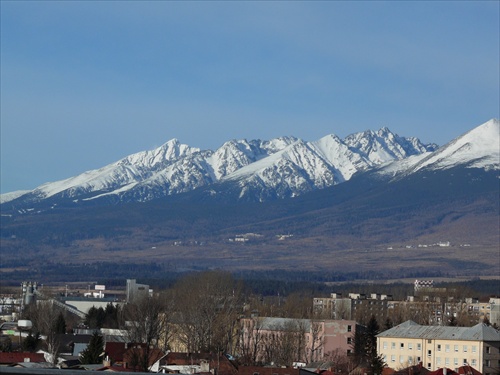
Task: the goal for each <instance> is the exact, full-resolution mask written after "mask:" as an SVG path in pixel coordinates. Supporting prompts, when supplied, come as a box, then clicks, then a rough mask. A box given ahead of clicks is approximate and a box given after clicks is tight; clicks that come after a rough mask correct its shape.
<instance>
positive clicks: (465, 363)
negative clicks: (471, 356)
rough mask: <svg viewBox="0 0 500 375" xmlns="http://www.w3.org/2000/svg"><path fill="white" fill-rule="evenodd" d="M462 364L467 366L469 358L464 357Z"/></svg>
mask: <svg viewBox="0 0 500 375" xmlns="http://www.w3.org/2000/svg"><path fill="white" fill-rule="evenodd" d="M462 366H467V358H464V363H463V364H462Z"/></svg>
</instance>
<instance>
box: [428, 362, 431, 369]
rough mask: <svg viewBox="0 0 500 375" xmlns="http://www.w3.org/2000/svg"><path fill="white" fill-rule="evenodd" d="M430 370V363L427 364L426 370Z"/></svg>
mask: <svg viewBox="0 0 500 375" xmlns="http://www.w3.org/2000/svg"><path fill="white" fill-rule="evenodd" d="M430 369H431V363H430V362H427V370H430Z"/></svg>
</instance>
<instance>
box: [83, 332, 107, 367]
mask: <svg viewBox="0 0 500 375" xmlns="http://www.w3.org/2000/svg"><path fill="white" fill-rule="evenodd" d="M103 355H104V340H103V338H102V336H101V335H100V334H99V333H98V332H95V333H94V334H93V335H92V337H91V338H90V342H89V344H88V345H87V348H86V349H85V350H84V351H83V352H82V353H81V354H80V362H82V363H83V364H95V363H101V361H102V357H103Z"/></svg>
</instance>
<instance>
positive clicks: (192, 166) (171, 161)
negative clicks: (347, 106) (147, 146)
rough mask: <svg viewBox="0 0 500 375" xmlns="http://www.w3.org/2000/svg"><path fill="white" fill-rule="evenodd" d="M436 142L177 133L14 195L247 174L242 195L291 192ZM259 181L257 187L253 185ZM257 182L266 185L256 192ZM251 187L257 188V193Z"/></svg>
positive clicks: (379, 136)
mask: <svg viewBox="0 0 500 375" xmlns="http://www.w3.org/2000/svg"><path fill="white" fill-rule="evenodd" d="M435 148H436V145H435V144H427V145H424V144H422V143H421V142H420V141H419V140H418V139H416V138H412V137H409V138H405V137H400V136H398V135H396V134H393V133H392V132H391V131H390V130H389V129H388V128H381V129H380V130H379V131H377V132H373V131H365V132H361V133H354V134H351V135H350V136H347V137H346V138H344V140H342V139H340V138H339V137H338V136H336V135H334V134H329V135H327V136H325V137H323V138H321V139H319V140H317V141H312V142H309V141H304V140H301V139H298V138H295V137H279V138H275V139H272V140H269V141H261V140H258V139H257V140H251V141H247V140H231V141H227V142H225V143H224V144H223V145H222V146H221V147H220V148H218V149H217V150H215V151H212V150H201V149H199V148H193V147H190V146H188V145H185V144H182V143H180V142H179V141H178V140H177V139H175V138H174V139H171V140H169V141H167V142H166V143H164V144H163V145H162V146H160V147H158V148H156V149H153V150H149V151H142V152H138V153H135V154H132V155H129V156H127V157H125V158H122V159H120V160H118V161H117V162H114V163H111V164H108V165H106V166H104V167H102V168H99V169H95V170H90V171H86V172H84V173H82V174H80V175H77V176H74V177H70V178H67V179H64V180H60V181H56V182H49V183H45V184H42V185H41V186H39V187H37V188H35V189H34V190H31V191H29V192H28V193H25V194H21V195H20V196H16V195H15V194H12V193H8V194H3V195H2V196H1V198H0V199H1V201H2V203H3V204H5V203H8V202H9V197H14V200H15V201H16V205H17V206H18V207H19V206H23V207H24V208H28V206H30V205H33V204H36V203H37V202H41V201H43V200H44V199H48V198H52V197H57V196H59V197H61V198H71V199H73V201H74V203H78V202H81V201H82V200H86V201H88V200H95V199H100V198H106V197H108V198H112V200H113V201H115V202H117V201H123V202H127V201H135V200H138V201H147V200H151V199H155V198H159V197H164V196H167V195H173V194H178V193H185V192H188V191H192V190H194V189H197V188H200V187H205V186H208V185H211V184H214V183H218V182H221V181H224V180H240V187H241V191H240V194H239V196H240V197H241V198H247V199H252V198H251V197H250V198H249V197H247V196H246V195H247V194H254V195H256V196H257V197H256V198H255V197H254V199H256V200H265V199H270V197H273V198H287V197H294V196H298V195H301V194H304V193H306V192H308V191H312V190H315V189H322V188H325V187H328V186H332V185H335V184H337V183H341V182H344V181H347V180H348V179H349V178H351V177H352V175H353V174H354V173H356V172H358V171H360V170H364V169H367V168H370V167H373V166H376V165H379V164H381V163H385V162H388V161H391V160H397V159H402V158H405V157H408V156H410V155H414V154H419V153H421V152H423V151H428V150H434V149H435ZM249 186H253V187H254V188H253V189H248V187H249ZM255 189H257V190H259V189H260V190H261V192H260V193H257V194H256V193H255ZM250 192H251V193H250Z"/></svg>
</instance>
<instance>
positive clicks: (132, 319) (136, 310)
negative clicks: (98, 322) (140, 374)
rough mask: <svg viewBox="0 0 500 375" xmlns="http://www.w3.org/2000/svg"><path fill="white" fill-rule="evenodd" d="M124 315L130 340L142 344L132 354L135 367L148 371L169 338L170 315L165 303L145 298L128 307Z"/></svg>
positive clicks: (157, 297) (155, 298)
mask: <svg viewBox="0 0 500 375" xmlns="http://www.w3.org/2000/svg"><path fill="white" fill-rule="evenodd" d="M124 314H125V318H126V326H127V330H128V334H129V340H130V341H131V342H134V343H138V344H142V345H140V346H139V348H137V350H133V351H131V353H130V355H131V361H132V362H133V367H135V368H138V369H140V370H142V371H148V369H149V367H150V363H151V362H154V361H155V360H158V359H159V357H160V356H161V351H160V350H158V349H159V347H160V346H162V344H163V345H164V343H165V342H166V337H167V336H168V327H169V325H168V323H169V314H168V311H167V309H166V305H165V301H164V300H163V299H162V298H160V297H159V296H154V297H149V296H144V297H143V298H140V299H138V300H137V301H135V302H134V303H130V304H128V305H126V307H125V310H124ZM157 357H158V358H157Z"/></svg>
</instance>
